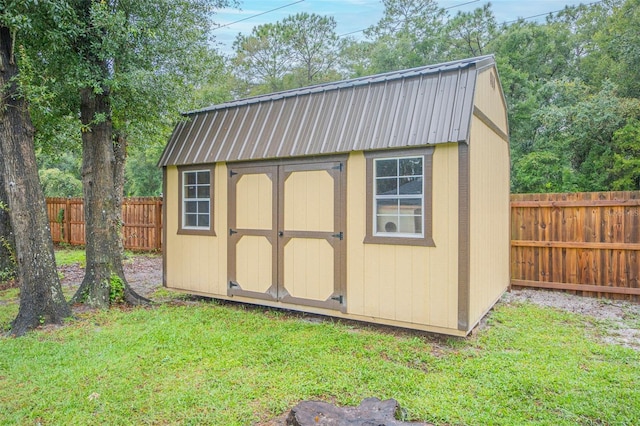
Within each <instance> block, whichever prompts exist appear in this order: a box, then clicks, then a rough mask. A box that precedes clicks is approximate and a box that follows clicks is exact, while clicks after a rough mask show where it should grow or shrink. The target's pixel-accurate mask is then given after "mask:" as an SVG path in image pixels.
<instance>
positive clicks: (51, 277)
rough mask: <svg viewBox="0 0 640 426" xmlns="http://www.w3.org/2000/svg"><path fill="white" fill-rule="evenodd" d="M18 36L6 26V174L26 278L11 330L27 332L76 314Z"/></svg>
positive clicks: (2, 37)
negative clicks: (39, 157)
mask: <svg viewBox="0 0 640 426" xmlns="http://www.w3.org/2000/svg"><path fill="white" fill-rule="evenodd" d="M12 46H13V43H12V37H11V33H10V31H9V29H8V28H5V27H0V87H1V88H2V92H3V93H2V101H3V104H2V105H0V158H1V159H2V161H0V174H2V176H3V185H4V190H5V192H6V195H7V198H8V200H9V203H8V204H9V217H10V219H11V226H12V228H13V232H14V236H15V252H16V258H17V263H18V279H19V281H20V308H19V311H18V316H17V317H16V318H15V319H14V320H13V322H12V323H11V333H12V334H13V335H16V336H21V335H23V334H24V333H26V332H27V331H28V330H30V329H33V328H35V327H37V326H38V325H40V324H43V323H61V322H62V320H63V319H64V318H66V317H68V316H70V315H71V309H70V308H69V305H67V303H66V301H65V299H64V296H63V294H62V288H61V286H60V279H59V278H58V272H57V269H56V262H55V257H54V253H53V242H52V241H51V232H50V230H49V219H48V218H47V210H46V204H45V199H44V194H43V192H42V187H41V186H40V181H39V180H38V168H37V165H36V155H35V150H34V145H33V134H34V129H33V126H32V124H31V118H30V117H29V111H28V109H27V105H26V101H25V100H24V99H23V98H21V97H20V95H19V94H18V91H17V83H16V81H15V77H16V76H17V75H18V67H17V65H15V62H14V60H13V52H12V48H13V47H12Z"/></svg>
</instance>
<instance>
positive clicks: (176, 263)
mask: <svg viewBox="0 0 640 426" xmlns="http://www.w3.org/2000/svg"><path fill="white" fill-rule="evenodd" d="M365 172H366V161H365V158H364V154H363V153H362V152H361V151H360V152H355V153H352V154H351V155H350V156H349V159H348V161H347V193H348V197H347V228H346V236H345V238H346V241H347V250H346V252H347V254H346V256H347V262H346V263H347V285H346V305H347V309H346V312H344V313H341V312H338V311H332V310H327V309H321V308H312V307H309V306H295V305H289V304H283V303H278V302H265V301H256V300H252V299H249V298H246V297H238V296H235V297H229V296H227V289H226V286H227V264H226V261H227V259H226V257H227V233H226V231H227V228H228V224H227V213H226V212H227V184H228V177H227V167H226V166H225V165H224V164H223V163H218V164H216V167H215V181H214V188H215V193H214V223H215V231H216V233H217V235H216V236H198V235H196V236H194V235H179V234H177V233H176V230H177V229H178V220H179V217H178V209H177V204H178V201H179V200H178V190H179V188H178V170H177V168H176V167H173V166H170V167H167V171H166V177H167V185H166V194H165V197H166V200H167V202H166V208H167V212H166V217H167V221H166V226H167V233H166V236H167V244H166V254H165V261H166V285H167V287H168V288H172V289H176V290H183V291H186V292H189V293H195V294H202V295H208V296H212V297H218V298H222V299H231V300H237V301H241V302H250V303H259V304H264V305H267V306H279V307H283V308H288V309H297V310H303V311H308V312H315V313H321V314H328V315H334V316H341V317H344V318H350V319H356V320H365V321H373V322H378V323H383V324H391V325H398V326H404V327H413V328H418V329H423V330H430V331H436V332H446V333H450V334H460V331H459V330H458V329H457V320H458V318H457V313H458V310H457V309H458V305H457V303H458V275H457V274H458V265H457V260H458V235H457V233H458V221H457V211H458V145H457V144H446V145H438V146H437V147H436V149H435V151H434V158H433V182H432V186H433V223H434V224H437V225H436V226H434V228H433V239H434V241H435V247H417V246H392V245H379V244H364V243H363V240H364V238H365V233H366V220H365V217H366V216H365V215H366V214H368V213H367V212H366V173H365ZM261 210H262V209H254V211H261ZM247 220H249V219H247ZM256 220H257V219H256ZM256 266H258V265H256Z"/></svg>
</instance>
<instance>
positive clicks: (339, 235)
mask: <svg viewBox="0 0 640 426" xmlns="http://www.w3.org/2000/svg"><path fill="white" fill-rule="evenodd" d="M331 236H332V237H333V238H340V239H341V240H342V239H343V238H344V234H343V233H342V231H340V232H339V233H337V234H333V235H331Z"/></svg>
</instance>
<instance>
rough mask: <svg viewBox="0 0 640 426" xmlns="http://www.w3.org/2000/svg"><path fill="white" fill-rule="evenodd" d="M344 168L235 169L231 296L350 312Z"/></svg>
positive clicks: (331, 164)
mask: <svg viewBox="0 0 640 426" xmlns="http://www.w3.org/2000/svg"><path fill="white" fill-rule="evenodd" d="M344 175H345V162H344V160H343V159H339V160H331V161H327V160H321V161H313V162H305V163H281V164H266V165H254V164H238V165H229V200H228V221H229V250H228V254H229V265H228V271H229V280H228V289H227V294H228V295H230V296H231V295H238V296H247V297H251V298H254V299H262V300H270V301H279V302H282V303H289V304H296V305H307V306H316V307H322V308H329V309H340V310H344V309H345V306H346V305H345V304H346V300H345V298H344V272H345V271H344V264H343V259H344V246H345V240H344V218H345V215H344V208H345V205H344V204H345V202H344V195H345V194H344V184H345V181H344V179H345V178H344Z"/></svg>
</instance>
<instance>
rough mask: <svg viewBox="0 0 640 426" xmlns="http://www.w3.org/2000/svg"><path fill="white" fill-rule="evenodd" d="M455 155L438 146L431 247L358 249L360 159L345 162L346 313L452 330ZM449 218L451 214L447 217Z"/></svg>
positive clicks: (361, 232)
mask: <svg viewBox="0 0 640 426" xmlns="http://www.w3.org/2000/svg"><path fill="white" fill-rule="evenodd" d="M457 155H458V149H457V144H447V145H439V146H437V147H436V149H435V152H434V159H433V183H432V185H433V221H434V223H435V224H437V225H436V226H434V229H433V239H434V241H435V244H436V246H435V247H415V246H390V245H378V244H366V245H363V244H362V241H363V240H364V237H365V234H366V229H365V224H364V222H365V221H364V220H363V218H364V217H365V215H366V214H369V213H368V212H366V211H365V205H366V194H365V191H364V188H365V186H366V181H365V179H366V176H365V159H364V155H363V153H361V152H358V153H352V154H351V155H350V156H349V163H348V164H349V166H348V169H347V170H348V177H347V185H348V188H347V193H348V194H349V196H348V201H347V211H348V218H347V230H348V233H347V263H348V265H349V267H348V275H347V300H348V313H350V314H355V315H362V316H366V317H374V318H381V319H386V320H393V321H402V322H406V323H413V324H429V325H433V326H437V327H442V328H452V329H455V328H457V320H458V318H457V312H458V311H457V301H458V275H457V274H458V269H457V259H458V245H457V241H458V222H457V211H458V201H457V196H458V178H457V176H458V157H457ZM452 212H456V213H454V214H452Z"/></svg>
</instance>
